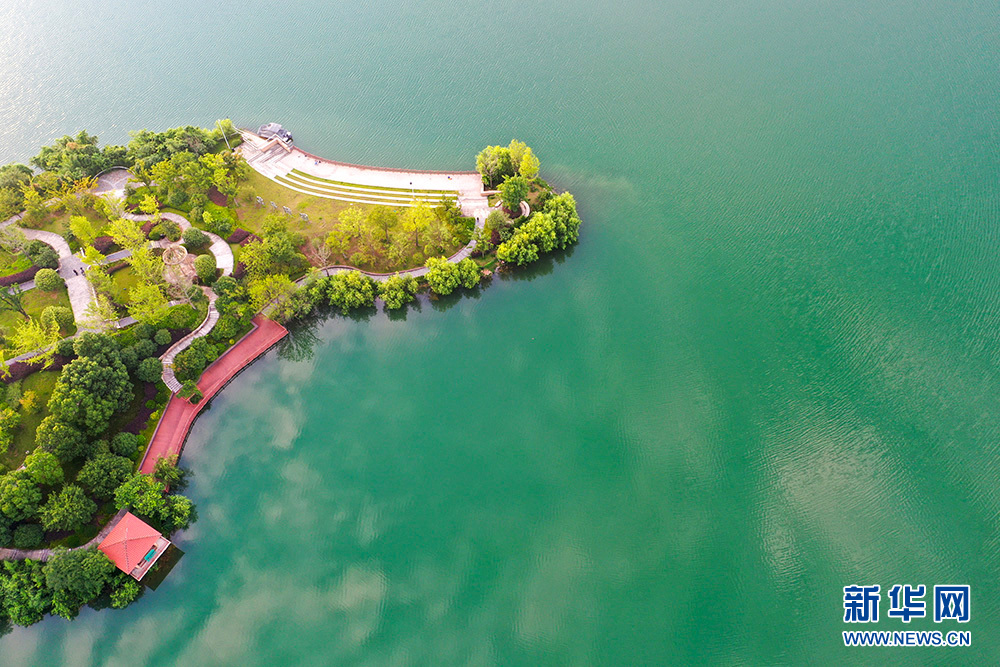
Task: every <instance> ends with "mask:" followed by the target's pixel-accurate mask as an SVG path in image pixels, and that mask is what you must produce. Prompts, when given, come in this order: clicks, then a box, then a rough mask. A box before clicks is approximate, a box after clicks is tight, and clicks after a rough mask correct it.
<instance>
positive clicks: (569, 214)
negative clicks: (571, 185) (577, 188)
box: [545, 192, 580, 249]
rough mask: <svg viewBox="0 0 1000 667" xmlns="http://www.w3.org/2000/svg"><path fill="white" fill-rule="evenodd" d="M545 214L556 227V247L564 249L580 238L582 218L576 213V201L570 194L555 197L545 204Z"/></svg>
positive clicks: (565, 193)
mask: <svg viewBox="0 0 1000 667" xmlns="http://www.w3.org/2000/svg"><path fill="white" fill-rule="evenodd" d="M545 213H547V214H548V215H550V216H551V217H552V222H553V224H554V225H555V232H556V244H555V247H556V248H559V249H564V248H566V247H567V246H569V245H570V244H572V243H576V241H577V239H578V238H580V216H579V215H577V213H576V200H575V199H574V198H573V195H571V194H570V193H568V192H564V193H562V194H561V195H555V196H553V197H551V198H549V200H548V201H547V202H546V203H545Z"/></svg>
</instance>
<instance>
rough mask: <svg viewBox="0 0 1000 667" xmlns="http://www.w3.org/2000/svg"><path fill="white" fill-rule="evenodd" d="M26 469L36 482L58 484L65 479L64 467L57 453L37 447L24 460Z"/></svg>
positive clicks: (46, 484) (48, 484) (44, 484)
mask: <svg viewBox="0 0 1000 667" xmlns="http://www.w3.org/2000/svg"><path fill="white" fill-rule="evenodd" d="M24 466H25V469H26V470H27V471H28V474H29V475H31V479H33V480H34V481H35V483H36V484H41V485H43V486H58V485H60V484H62V481H63V469H62V466H61V465H59V459H58V458H56V456H55V454H52V453H50V452H47V451H45V450H44V449H36V450H35V451H34V452H32V453H31V454H28V457H27V458H26V459H25V460H24Z"/></svg>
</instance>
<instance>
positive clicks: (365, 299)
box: [327, 271, 375, 315]
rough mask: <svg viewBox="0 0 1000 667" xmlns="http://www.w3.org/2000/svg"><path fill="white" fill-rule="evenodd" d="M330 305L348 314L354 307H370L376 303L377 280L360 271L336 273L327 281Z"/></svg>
mask: <svg viewBox="0 0 1000 667" xmlns="http://www.w3.org/2000/svg"><path fill="white" fill-rule="evenodd" d="M327 293H328V295H329V298H330V305H331V306H337V307H339V308H340V310H341V312H342V313H343V314H344V315H346V314H347V313H348V311H350V310H351V309H353V308H370V307H371V306H372V305H374V304H375V281H374V280H372V279H371V278H369V277H368V276H366V275H364V274H363V273H361V272H360V271H344V272H342V273H338V274H335V275H334V276H332V277H331V278H330V280H329V281H328V282H327Z"/></svg>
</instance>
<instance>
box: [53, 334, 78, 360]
mask: <svg viewBox="0 0 1000 667" xmlns="http://www.w3.org/2000/svg"><path fill="white" fill-rule="evenodd" d="M56 354H58V355H59V356H61V357H71V358H72V357H75V356H76V352H75V351H74V350H73V339H72V338H63V339H62V340H61V341H59V342H58V343H56Z"/></svg>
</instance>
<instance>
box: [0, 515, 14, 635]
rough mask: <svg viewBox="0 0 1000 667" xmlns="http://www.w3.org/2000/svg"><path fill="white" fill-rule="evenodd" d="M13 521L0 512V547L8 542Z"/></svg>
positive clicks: (1, 606) (0, 605)
mask: <svg viewBox="0 0 1000 667" xmlns="http://www.w3.org/2000/svg"><path fill="white" fill-rule="evenodd" d="M11 523H13V522H12V521H11V520H10V519H8V518H7V515H6V514H4V513H3V512H0V547H5V546H7V545H8V544H10V539H11V530H10V526H11ZM2 619H3V602H2V601H0V622H2Z"/></svg>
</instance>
